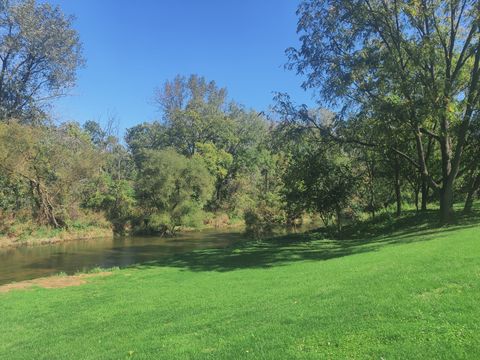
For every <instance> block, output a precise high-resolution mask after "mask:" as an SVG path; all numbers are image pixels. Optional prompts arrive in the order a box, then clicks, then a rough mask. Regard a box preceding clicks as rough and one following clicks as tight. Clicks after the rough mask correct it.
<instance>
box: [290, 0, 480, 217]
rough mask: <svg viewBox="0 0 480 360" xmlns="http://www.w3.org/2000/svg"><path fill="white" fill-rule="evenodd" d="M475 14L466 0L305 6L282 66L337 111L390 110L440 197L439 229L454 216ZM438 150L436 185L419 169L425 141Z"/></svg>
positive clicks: (476, 55) (473, 104) (476, 66)
mask: <svg viewBox="0 0 480 360" xmlns="http://www.w3.org/2000/svg"><path fill="white" fill-rule="evenodd" d="M479 12H480V7H479V4H478V2H477V1H473V0H461V1H457V0H449V1H440V0H426V1H418V2H412V1H407V0H405V1H402V0H396V1H390V2H386V1H382V0H366V1H350V0H308V1H303V2H302V3H301V5H300V6H299V9H298V14H299V17H300V19H299V25H298V31H299V33H300V34H301V37H300V40H301V46H300V47H299V49H290V50H289V54H290V60H291V63H290V66H291V67H292V68H295V69H296V70H297V71H298V72H299V73H303V74H306V75H307V79H306V81H305V82H304V84H303V85H304V87H306V88H308V87H313V88H319V89H320V94H321V97H322V99H323V100H325V101H326V102H327V103H330V104H336V105H344V106H345V107H344V112H343V113H344V114H345V113H355V112H356V111H358V110H359V109H366V108H368V107H370V105H371V104H372V102H373V101H375V102H377V103H379V102H380V103H385V104H389V103H390V104H391V103H392V100H394V102H395V104H396V105H397V106H396V110H398V113H397V115H398V116H397V119H398V120H399V122H401V123H402V124H406V125H407V126H408V127H409V129H410V134H411V139H412V141H414V143H415V146H416V151H417V154H416V159H415V158H412V157H410V156H408V155H407V154H404V153H402V152H401V151H399V150H398V149H395V150H397V153H398V154H399V155H401V156H403V157H404V158H405V159H406V160H408V161H409V162H410V163H411V164H412V165H414V166H415V167H416V168H418V169H419V171H420V172H421V174H422V176H423V178H424V179H425V181H427V182H428V185H429V186H430V187H431V188H433V189H435V190H436V191H438V193H439V194H440V214H441V220H442V221H443V222H449V221H451V220H452V216H453V201H454V184H455V180H456V179H457V177H458V174H459V171H460V170H461V166H462V159H463V156H462V155H463V150H464V147H465V143H466V142H467V140H468V137H469V135H470V131H469V128H470V123H471V121H472V118H473V116H474V115H475V113H476V112H477V111H478V105H479V100H480V86H479V85H480V84H479V77H480V41H479V36H480V35H479V34H480V32H479V17H480V15H479ZM424 136H427V137H429V138H431V139H433V141H435V142H437V143H438V145H439V151H440V156H441V163H440V167H439V170H440V171H438V172H439V174H440V179H436V178H435V176H434V174H435V171H431V169H430V168H429V166H428V162H427V155H426V151H425V145H424V139H423V137H424Z"/></svg>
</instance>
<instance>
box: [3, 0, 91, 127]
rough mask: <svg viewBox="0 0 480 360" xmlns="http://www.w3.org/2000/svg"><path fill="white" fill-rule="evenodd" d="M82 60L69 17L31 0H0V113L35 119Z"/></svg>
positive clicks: (69, 80)
mask: <svg viewBox="0 0 480 360" xmlns="http://www.w3.org/2000/svg"><path fill="white" fill-rule="evenodd" d="M82 64H83V58H82V56H81V45H80V41H79V37H78V34H77V32H76V30H74V29H73V28H72V18H71V17H69V16H66V15H64V14H63V13H62V11H61V10H60V8H58V7H53V6H52V5H50V4H48V3H37V2H36V1H35V0H19V1H16V0H0V119H8V118H17V119H21V120H24V121H32V120H34V119H37V118H38V116H39V115H41V114H42V113H43V109H44V105H45V101H46V100H51V99H52V98H54V97H58V96H61V95H64V94H65V92H66V90H67V89H68V88H70V87H71V86H73V85H74V83H75V78H76V70H77V68H78V67H79V66H80V65H82Z"/></svg>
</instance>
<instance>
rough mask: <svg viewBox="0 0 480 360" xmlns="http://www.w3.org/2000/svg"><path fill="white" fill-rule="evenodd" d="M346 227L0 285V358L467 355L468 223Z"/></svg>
mask: <svg viewBox="0 0 480 360" xmlns="http://www.w3.org/2000/svg"><path fill="white" fill-rule="evenodd" d="M477 220H478V218H477ZM355 229H356V228H353V227H352V228H350V229H347V230H346V232H345V233H344V234H343V235H342V238H343V239H338V240H332V239H325V236H326V235H325V234H321V233H311V234H306V235H299V236H293V237H284V238H279V239H276V240H275V241H265V242H251V243H248V244H242V245H241V246H237V247H234V248H230V249H223V250H203V251H196V252H192V253H189V254H182V255H178V256H176V257H173V258H170V259H166V260H162V262H158V263H151V264H146V265H141V266H136V267H132V268H128V269H123V270H116V271H114V273H113V275H111V276H108V277H104V278H95V279H93V280H91V281H90V282H89V283H87V284H85V285H82V286H79V287H69V288H62V289H34V290H28V291H25V290H24V291H12V292H9V293H6V294H0V314H1V315H0V358H1V359H128V358H131V359H249V358H251V359H323V358H328V359H332V358H333V359H478V358H480V336H479V334H480V323H479V319H480V307H479V306H478V305H479V304H480V226H479V225H477V224H476V223H475V221H473V220H468V221H467V220H464V221H462V222H461V224H459V225H457V226H454V227H449V228H435V227H434V226H432V223H431V221H430V220H429V217H428V216H426V217H423V218H414V217H412V216H407V217H405V218H403V219H401V220H399V221H393V220H391V221H387V220H385V219H383V220H382V222H380V221H378V222H377V223H376V224H370V225H369V226H365V227H364V228H362V226H360V227H357V230H355ZM358 229H360V230H358ZM386 230H388V232H389V234H388V235H386V234H385V232H386Z"/></svg>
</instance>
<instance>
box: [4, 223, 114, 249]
mask: <svg viewBox="0 0 480 360" xmlns="http://www.w3.org/2000/svg"><path fill="white" fill-rule="evenodd" d="M105 237H113V231H112V229H111V228H100V227H87V228H83V229H62V230H46V231H45V230H44V231H37V232H34V233H31V234H29V235H26V234H22V235H20V236H16V235H11V236H7V235H4V236H0V248H16V247H22V246H39V245H52V244H58V243H62V242H70V241H78V240H88V239H95V238H105Z"/></svg>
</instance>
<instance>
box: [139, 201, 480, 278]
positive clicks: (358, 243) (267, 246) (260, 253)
mask: <svg viewBox="0 0 480 360" xmlns="http://www.w3.org/2000/svg"><path fill="white" fill-rule="evenodd" d="M437 219H438V214H437V212H436V211H429V212H425V213H422V214H417V213H416V212H408V213H406V214H405V215H404V216H402V217H401V218H398V219H395V218H391V217H389V216H388V215H384V216H381V217H378V218H376V219H374V220H370V221H366V222H363V223H356V224H351V225H349V226H347V227H346V228H345V229H344V230H343V231H342V232H341V233H340V234H338V233H335V232H334V231H333V230H332V229H317V230H314V231H309V232H307V233H303V234H293V235H285V236H279V237H274V238H271V239H268V240H262V241H254V240H251V241H243V242H240V243H235V244H234V245H232V246H229V247H225V248H222V249H204V250H196V251H191V252H188V253H181V254H176V255H173V256H169V257H165V258H162V259H159V260H156V261H154V262H148V263H145V264H143V265H140V266H137V267H138V268H146V267H153V266H165V267H177V268H182V269H186V270H190V271H231V270H237V269H246V268H269V267H273V266H281V265H285V264H288V263H291V262H295V261H302V260H315V261H321V260H329V259H333V258H339V257H343V256H349V255H354V254H360V253H365V252H371V251H377V250H379V249H380V248H381V247H384V246H387V245H392V244H397V243H410V242H419V241H426V240H432V239H435V238H439V237H444V236H447V234H448V233H449V232H451V231H455V230H458V229H461V228H469V227H475V226H477V225H478V224H479V223H480V212H479V211H478V209H477V210H476V211H475V212H474V213H473V214H471V215H469V216H461V217H459V218H458V219H457V223H456V224H454V225H451V226H448V227H440V226H439V224H438V220H437Z"/></svg>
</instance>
